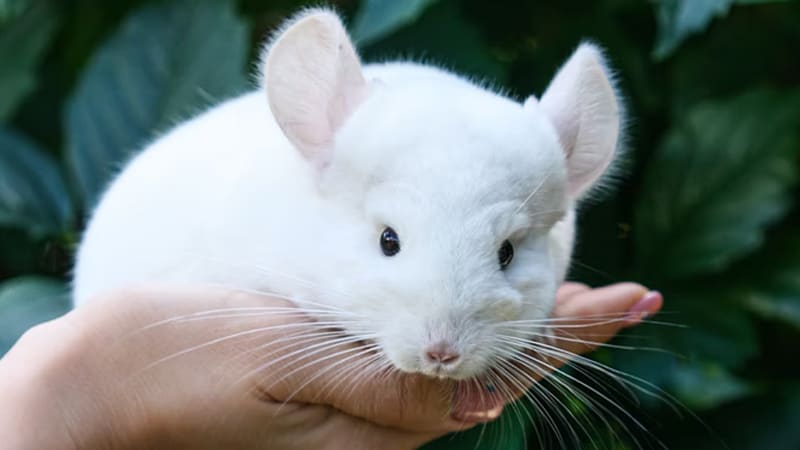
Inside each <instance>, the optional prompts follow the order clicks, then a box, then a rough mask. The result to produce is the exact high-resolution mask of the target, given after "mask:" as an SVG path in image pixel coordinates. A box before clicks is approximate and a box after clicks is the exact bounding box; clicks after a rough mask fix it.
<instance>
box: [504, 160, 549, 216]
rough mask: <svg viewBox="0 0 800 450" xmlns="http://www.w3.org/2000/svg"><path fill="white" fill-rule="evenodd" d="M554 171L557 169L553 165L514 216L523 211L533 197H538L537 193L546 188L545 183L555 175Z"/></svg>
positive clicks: (515, 211)
mask: <svg viewBox="0 0 800 450" xmlns="http://www.w3.org/2000/svg"><path fill="white" fill-rule="evenodd" d="M553 169H555V167H554V165H552V164H551V165H550V167H549V168H548V170H547V173H545V175H544V176H543V177H542V181H540V182H539V184H537V185H536V187H534V188H533V191H531V193H530V194H528V196H527V197H525V200H523V201H522V203H520V204H519V206H518V207H517V209H516V210H514V214H517V213H519V212H520V211H522V208H524V207H525V205H526V204H527V203H528V202H529V201H530V199H531V198H533V196H534V195H536V193H537V192H539V189H541V188H542V186H544V183H545V182H547V179H548V178H550V175H552V174H553Z"/></svg>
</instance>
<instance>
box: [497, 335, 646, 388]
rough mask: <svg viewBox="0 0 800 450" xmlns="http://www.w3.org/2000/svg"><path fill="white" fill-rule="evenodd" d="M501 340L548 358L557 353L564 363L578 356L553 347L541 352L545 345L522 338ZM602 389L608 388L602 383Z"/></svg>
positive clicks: (622, 386) (578, 367)
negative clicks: (532, 350) (542, 346)
mask: <svg viewBox="0 0 800 450" xmlns="http://www.w3.org/2000/svg"><path fill="white" fill-rule="evenodd" d="M502 339H503V341H504V342H507V343H509V344H513V345H522V346H523V348H531V349H534V351H536V352H538V353H541V354H545V355H547V356H550V357H556V353H557V354H558V355H562V356H559V357H556V359H558V360H561V361H565V362H566V361H568V360H569V359H570V358H572V357H576V356H578V355H574V354H573V353H571V352H567V351H564V350H562V349H560V348H558V347H555V346H549V345H548V346H547V348H548V349H549V350H550V351H549V352H548V351H543V350H541V347H540V344H541V345H546V344H542V343H540V342H536V341H529V340H525V339H522V338H516V337H503V338H502ZM567 355H572V356H567ZM589 361H591V360H589ZM542 363H545V362H544V361H543V362H542ZM573 367H574V368H575V369H576V370H578V371H580V372H581V373H584V374H585V375H586V376H587V377H590V378H591V376H592V374H591V373H589V372H585V371H584V370H583V369H582V368H581V367H580V365H578V366H573ZM612 379H614V380H615V381H617V383H618V385H619V386H620V387H621V388H623V389H625V391H626V394H628V396H629V397H630V398H635V397H636V396H635V395H634V393H633V392H632V391H631V390H630V388H629V387H628V386H627V385H626V384H624V383H620V382H619V381H618V380H617V379H616V377H612ZM604 387H606V388H609V386H608V385H607V384H605V383H604ZM611 389H612V390H614V389H613V388H611Z"/></svg>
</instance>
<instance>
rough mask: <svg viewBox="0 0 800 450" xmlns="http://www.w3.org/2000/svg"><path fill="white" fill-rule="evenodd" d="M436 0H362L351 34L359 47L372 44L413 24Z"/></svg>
mask: <svg viewBox="0 0 800 450" xmlns="http://www.w3.org/2000/svg"><path fill="white" fill-rule="evenodd" d="M436 1H437V0H364V1H363V2H361V7H360V8H359V9H358V11H357V12H356V16H355V18H354V19H353V26H352V30H351V34H352V36H353V39H355V40H356V41H357V42H358V43H359V44H360V45H366V44H369V43H371V42H374V41H376V40H378V39H380V38H382V37H384V36H387V35H389V34H391V33H392V32H394V31H396V30H397V29H399V28H402V27H403V26H405V25H408V24H409V23H412V22H414V21H415V20H417V19H418V18H419V16H420V15H422V13H423V12H425V9H426V8H428V7H429V6H431V5H432V4H433V3H435V2H436Z"/></svg>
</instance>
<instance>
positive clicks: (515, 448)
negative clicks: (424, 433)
mask: <svg viewBox="0 0 800 450" xmlns="http://www.w3.org/2000/svg"><path fill="white" fill-rule="evenodd" d="M524 407H525V406H522V405H520V404H519V402H518V404H517V405H514V406H511V405H509V406H506V408H505V410H504V411H503V414H502V415H501V416H500V417H498V418H497V420H495V421H494V422H490V423H488V424H487V425H485V426H480V425H479V426H476V427H473V428H472V429H470V430H468V431H464V432H460V433H451V434H448V435H446V436H444V437H442V438H439V439H437V440H435V441H433V442H431V443H430V444H428V445H425V446H424V447H422V449H424V450H461V449H472V450H495V449H503V450H523V449H524V448H525V443H526V440H527V439H533V440H535V438H528V437H527V436H526V431H527V429H528V428H529V426H530V425H531V424H530V423H528V422H530V416H529V415H528V414H532V413H528V414H526V413H524V412H522V411H521V410H519V409H517V408H524ZM519 415H521V416H519Z"/></svg>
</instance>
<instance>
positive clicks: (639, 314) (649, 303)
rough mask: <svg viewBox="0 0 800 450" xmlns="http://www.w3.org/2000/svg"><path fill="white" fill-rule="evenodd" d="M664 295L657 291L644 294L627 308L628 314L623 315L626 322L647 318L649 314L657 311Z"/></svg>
mask: <svg viewBox="0 0 800 450" xmlns="http://www.w3.org/2000/svg"><path fill="white" fill-rule="evenodd" d="M663 301H664V297H663V296H662V295H661V293H660V292H658V291H649V292H648V293H646V294H644V295H643V296H642V298H640V299H639V301H638V302H636V303H634V304H633V306H631V308H630V309H629V310H628V315H627V316H626V317H625V319H626V320H627V322H628V323H629V324H631V325H634V324H637V323H639V322H640V321H641V320H642V319H645V318H647V316H649V315H650V314H652V313H654V312H656V311H658V309H659V308H661V303H662V302H663Z"/></svg>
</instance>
